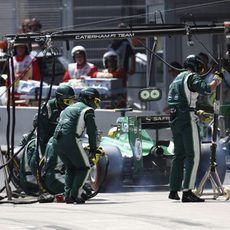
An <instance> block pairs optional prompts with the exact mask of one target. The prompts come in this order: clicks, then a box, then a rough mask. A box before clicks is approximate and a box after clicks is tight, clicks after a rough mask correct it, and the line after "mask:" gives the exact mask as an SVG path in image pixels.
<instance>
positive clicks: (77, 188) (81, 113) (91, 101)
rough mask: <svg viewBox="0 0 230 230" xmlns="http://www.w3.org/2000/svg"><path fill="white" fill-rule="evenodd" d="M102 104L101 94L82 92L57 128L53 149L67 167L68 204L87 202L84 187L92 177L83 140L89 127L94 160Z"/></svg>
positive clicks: (91, 153)
mask: <svg viewBox="0 0 230 230" xmlns="http://www.w3.org/2000/svg"><path fill="white" fill-rule="evenodd" d="M99 104H100V94H99V92H98V91H97V90H96V89H94V88H86V89H83V90H82V91H81V92H80V94H79V97H78V102H77V103H75V104H73V105H70V106H69V107H67V108H66V109H65V110H63V111H62V113H61V115H60V120H59V122H58V125H57V127H56V129H55V132H54V136H53V145H52V146H53V150H54V151H55V152H56V153H57V154H58V155H59V157H60V158H61V160H62V162H63V163H64V166H65V188H64V189H65V193H64V195H65V202H66V203H84V202H85V198H84V194H85V191H84V189H83V186H84V184H85V182H86V180H87V178H88V175H89V170H90V162H89V158H88V156H87V154H86V151H85V150H84V148H83V146H82V142H81V139H80V138H81V136H82V134H83V132H84V130H85V128H86V133H87V135H88V141H89V148H90V153H89V155H90V156H91V158H95V156H96V151H97V146H98V143H97V140H98V138H97V127H96V124H95V118H94V117H95V115H94V110H95V109H96V108H98V107H99Z"/></svg>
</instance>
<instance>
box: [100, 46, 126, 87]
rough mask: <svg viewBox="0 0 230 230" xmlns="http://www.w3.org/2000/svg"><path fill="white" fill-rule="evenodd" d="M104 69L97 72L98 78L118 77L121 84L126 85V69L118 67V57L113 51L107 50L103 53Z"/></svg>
mask: <svg viewBox="0 0 230 230" xmlns="http://www.w3.org/2000/svg"><path fill="white" fill-rule="evenodd" d="M103 66H104V69H103V70H102V71H101V72H97V74H96V76H97V77H100V78H120V79H122V81H123V86H124V87H126V86H127V77H126V71H125V70H124V69H122V68H120V67H119V57H118V54H117V53H116V52H115V51H112V50H111V51H108V52H106V53H105V54H104V55H103Z"/></svg>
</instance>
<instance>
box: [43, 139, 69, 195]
mask: <svg viewBox="0 0 230 230" xmlns="http://www.w3.org/2000/svg"><path fill="white" fill-rule="evenodd" d="M52 145H53V137H51V138H50V140H49V142H48V144H47V146H46V151H45V156H44V166H43V168H42V172H41V174H42V178H43V181H44V184H45V188H46V189H47V190H48V192H49V193H51V194H62V193H63V192H64V183H65V178H64V173H65V169H64V164H63V162H62V161H61V159H60V157H58V155H57V154H56V152H55V151H53V146H52Z"/></svg>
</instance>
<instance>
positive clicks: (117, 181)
mask: <svg viewBox="0 0 230 230" xmlns="http://www.w3.org/2000/svg"><path fill="white" fill-rule="evenodd" d="M102 147H103V149H104V151H105V155H104V156H103V157H101V159H100V160H99V162H98V163H97V165H95V166H93V167H92V169H91V173H90V185H91V187H92V189H93V190H94V191H98V190H100V192H118V191H120V189H121V186H122V179H121V178H122V155H121V153H120V150H119V149H118V148H117V147H115V146H102Z"/></svg>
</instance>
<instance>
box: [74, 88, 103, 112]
mask: <svg viewBox="0 0 230 230" xmlns="http://www.w3.org/2000/svg"><path fill="white" fill-rule="evenodd" d="M78 99H79V101H81V102H83V103H84V104H86V105H88V106H90V107H92V108H93V109H96V108H99V107H100V101H101V100H100V93H99V92H98V91H97V90H96V89H95V88H85V89H82V90H81V92H80V94H79V98H78Z"/></svg>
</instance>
